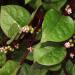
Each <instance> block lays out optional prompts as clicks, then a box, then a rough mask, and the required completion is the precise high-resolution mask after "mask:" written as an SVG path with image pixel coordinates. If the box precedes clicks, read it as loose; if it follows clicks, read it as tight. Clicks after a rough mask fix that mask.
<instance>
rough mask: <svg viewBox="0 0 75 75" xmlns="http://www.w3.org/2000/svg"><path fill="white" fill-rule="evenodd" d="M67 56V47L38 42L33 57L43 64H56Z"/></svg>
mask: <svg viewBox="0 0 75 75" xmlns="http://www.w3.org/2000/svg"><path fill="white" fill-rule="evenodd" d="M65 56H66V50H65V48H63V47H61V46H59V45H58V46H55V45H53V46H50V44H49V43H47V44H45V45H42V44H38V45H36V46H35V47H34V51H33V58H34V61H35V62H38V63H39V64H42V65H49V66H51V65H56V64H59V63H60V62H62V61H63V60H64V58H65Z"/></svg>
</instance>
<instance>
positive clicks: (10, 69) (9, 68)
mask: <svg viewBox="0 0 75 75" xmlns="http://www.w3.org/2000/svg"><path fill="white" fill-rule="evenodd" d="M18 67H19V64H18V62H15V61H11V60H10V61H7V63H6V64H5V65H4V66H3V67H2V68H1V69H0V75H12V74H14V72H15V70H16V69H18ZM16 71H17V70H16ZM15 75H16V74H15Z"/></svg>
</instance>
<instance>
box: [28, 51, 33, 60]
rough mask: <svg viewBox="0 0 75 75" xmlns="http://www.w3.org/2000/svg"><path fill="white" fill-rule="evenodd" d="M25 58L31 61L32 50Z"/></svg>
mask: <svg viewBox="0 0 75 75" xmlns="http://www.w3.org/2000/svg"><path fill="white" fill-rule="evenodd" d="M27 59H28V60H31V61H33V53H32V52H31V53H29V55H28V56H27Z"/></svg>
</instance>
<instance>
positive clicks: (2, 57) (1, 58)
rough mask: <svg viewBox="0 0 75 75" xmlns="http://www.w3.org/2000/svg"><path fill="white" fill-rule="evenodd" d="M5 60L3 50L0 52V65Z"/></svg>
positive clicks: (0, 65)
mask: <svg viewBox="0 0 75 75" xmlns="http://www.w3.org/2000/svg"><path fill="white" fill-rule="evenodd" d="M5 62H6V54H5V53H3V52H0V67H2V66H3V65H4V64H5Z"/></svg>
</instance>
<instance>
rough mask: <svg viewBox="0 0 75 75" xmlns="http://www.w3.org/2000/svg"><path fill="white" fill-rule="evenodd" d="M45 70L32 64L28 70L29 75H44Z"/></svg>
mask: <svg viewBox="0 0 75 75" xmlns="http://www.w3.org/2000/svg"><path fill="white" fill-rule="evenodd" d="M47 71H48V70H47V69H46V68H43V67H41V66H40V65H38V64H36V63H34V64H33V65H32V66H31V68H30V73H31V75H46V73H47Z"/></svg>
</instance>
